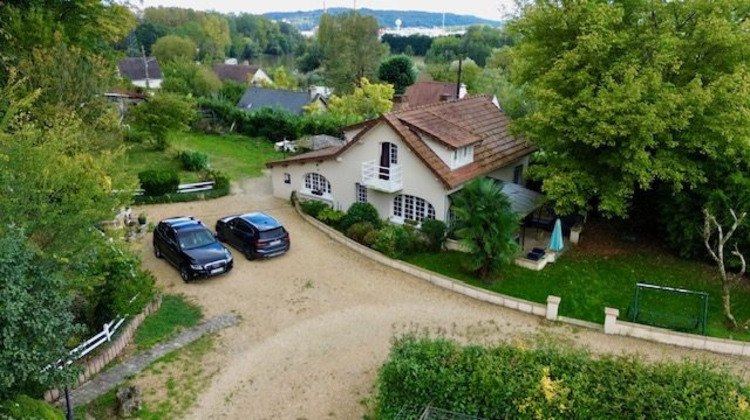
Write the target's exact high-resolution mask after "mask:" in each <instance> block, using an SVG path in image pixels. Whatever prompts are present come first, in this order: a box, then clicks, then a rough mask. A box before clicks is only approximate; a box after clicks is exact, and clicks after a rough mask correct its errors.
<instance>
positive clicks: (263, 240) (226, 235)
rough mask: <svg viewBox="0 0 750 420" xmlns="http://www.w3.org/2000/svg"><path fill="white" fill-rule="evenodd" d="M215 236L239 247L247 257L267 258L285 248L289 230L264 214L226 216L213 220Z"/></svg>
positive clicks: (287, 248) (289, 243)
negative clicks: (214, 222)
mask: <svg viewBox="0 0 750 420" xmlns="http://www.w3.org/2000/svg"><path fill="white" fill-rule="evenodd" d="M216 235H217V237H218V238H219V240H220V241H222V242H226V243H228V244H230V245H232V246H233V247H235V248H237V249H238V250H240V251H241V252H242V253H243V254H245V257H247V259H248V260H254V259H256V258H270V257H275V256H277V255H281V254H283V253H285V252H287V251H289V246H290V245H291V241H290V239H289V232H287V231H286V229H284V226H282V225H281V223H279V221H278V220H276V219H274V218H273V217H271V216H269V215H267V214H265V213H247V214H242V215H236V216H227V217H224V218H221V219H219V221H217V222H216Z"/></svg>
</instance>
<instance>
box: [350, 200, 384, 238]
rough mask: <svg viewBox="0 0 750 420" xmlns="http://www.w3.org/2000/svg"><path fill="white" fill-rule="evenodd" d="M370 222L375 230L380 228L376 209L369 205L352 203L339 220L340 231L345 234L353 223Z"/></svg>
mask: <svg viewBox="0 0 750 420" xmlns="http://www.w3.org/2000/svg"><path fill="white" fill-rule="evenodd" d="M361 222H370V223H372V225H373V226H374V227H375V228H376V229H377V228H379V227H380V226H381V221H380V215H379V214H378V209H376V208H375V206H373V205H372V204H370V203H354V204H352V205H351V207H349V210H347V212H346V216H344V218H343V219H341V230H343V231H344V232H346V231H347V230H348V229H349V227H350V226H351V225H353V224H355V223H361Z"/></svg>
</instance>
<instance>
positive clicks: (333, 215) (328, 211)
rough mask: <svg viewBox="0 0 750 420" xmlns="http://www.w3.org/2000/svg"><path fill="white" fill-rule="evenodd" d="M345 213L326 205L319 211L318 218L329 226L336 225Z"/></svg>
mask: <svg viewBox="0 0 750 420" xmlns="http://www.w3.org/2000/svg"><path fill="white" fill-rule="evenodd" d="M344 214H345V213H344V212H343V211H341V210H334V209H332V208H330V207H326V208H324V209H323V210H321V211H320V212H319V213H318V216H317V217H316V218H317V219H318V220H320V221H321V222H323V223H325V224H327V225H328V226H333V227H336V226H338V224H339V222H340V221H341V219H342V218H343V217H344Z"/></svg>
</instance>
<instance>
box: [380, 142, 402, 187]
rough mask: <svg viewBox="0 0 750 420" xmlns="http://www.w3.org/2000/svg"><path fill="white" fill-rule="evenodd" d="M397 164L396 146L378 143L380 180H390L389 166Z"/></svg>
mask: <svg viewBox="0 0 750 420" xmlns="http://www.w3.org/2000/svg"><path fill="white" fill-rule="evenodd" d="M397 164H398V146H396V145H395V144H393V143H388V142H383V143H380V171H379V172H380V179H383V180H386V181H388V180H390V179H391V165H397Z"/></svg>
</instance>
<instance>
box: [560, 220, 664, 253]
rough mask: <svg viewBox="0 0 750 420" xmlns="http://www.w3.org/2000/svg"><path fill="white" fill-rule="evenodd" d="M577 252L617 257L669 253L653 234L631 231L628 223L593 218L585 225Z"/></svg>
mask: <svg viewBox="0 0 750 420" xmlns="http://www.w3.org/2000/svg"><path fill="white" fill-rule="evenodd" d="M581 237H582V240H581V242H580V243H579V244H578V245H577V246H576V248H575V252H576V253H579V254H581V255H596V256H616V255H628V254H634V253H643V252H658V253H664V252H667V251H665V249H664V248H663V246H662V245H661V244H659V242H658V240H657V238H655V237H654V236H653V234H650V233H647V232H634V231H632V230H629V229H628V227H627V223H626V222H622V221H617V220H605V219H601V218H591V219H589V220H588V221H587V222H586V224H585V225H584V228H583V232H582V233H581Z"/></svg>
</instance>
